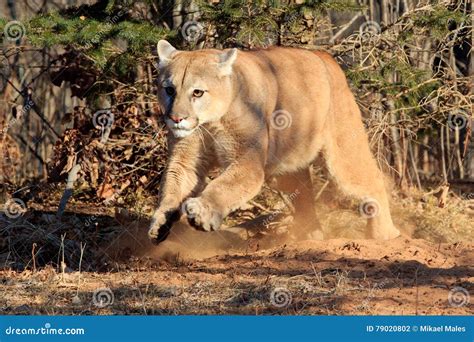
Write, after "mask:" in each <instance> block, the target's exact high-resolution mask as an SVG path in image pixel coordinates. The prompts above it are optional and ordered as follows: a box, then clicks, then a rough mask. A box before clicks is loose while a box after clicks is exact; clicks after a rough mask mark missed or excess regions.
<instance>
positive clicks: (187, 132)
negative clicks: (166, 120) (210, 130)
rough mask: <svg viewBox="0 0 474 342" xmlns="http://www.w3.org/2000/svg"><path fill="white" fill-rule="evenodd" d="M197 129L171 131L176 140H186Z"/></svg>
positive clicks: (175, 129) (172, 129)
mask: <svg viewBox="0 0 474 342" xmlns="http://www.w3.org/2000/svg"><path fill="white" fill-rule="evenodd" d="M195 129H196V127H194V128H191V129H186V128H171V129H170V130H171V132H172V133H173V135H174V136H175V138H185V137H187V136H189V135H190V134H191V133H192V132H194V130H195Z"/></svg>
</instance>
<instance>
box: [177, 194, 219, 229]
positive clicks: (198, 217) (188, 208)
mask: <svg viewBox="0 0 474 342" xmlns="http://www.w3.org/2000/svg"><path fill="white" fill-rule="evenodd" d="M181 211H182V212H183V213H184V214H185V215H186V216H187V218H188V222H189V224H190V225H191V226H193V227H194V228H196V229H199V230H204V231H206V232H210V231H213V230H217V229H219V227H220V226H221V223H222V215H221V213H220V212H218V211H217V210H215V209H214V208H213V207H212V205H210V204H209V203H207V202H206V201H204V200H202V199H201V198H189V199H188V200H186V201H185V202H184V203H183V205H182V207H181Z"/></svg>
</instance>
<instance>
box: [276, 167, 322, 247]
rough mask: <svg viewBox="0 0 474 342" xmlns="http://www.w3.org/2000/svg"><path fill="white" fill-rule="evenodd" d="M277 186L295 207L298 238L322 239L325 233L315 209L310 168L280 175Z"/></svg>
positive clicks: (294, 226) (295, 229) (295, 226)
mask: <svg viewBox="0 0 474 342" xmlns="http://www.w3.org/2000/svg"><path fill="white" fill-rule="evenodd" d="M277 183H278V184H277V187H278V189H280V190H281V191H284V192H286V193H287V194H288V199H289V200H290V201H291V203H292V204H293V206H294V208H295V215H294V224H293V229H294V234H295V235H296V236H297V238H298V239H314V240H322V239H323V233H322V230H321V225H320V223H319V220H318V219H317V216H316V212H315V209H314V193H313V184H312V182H311V172H310V168H309V167H308V168H305V169H303V170H301V171H298V172H296V173H292V174H289V175H285V176H280V177H278V179H277Z"/></svg>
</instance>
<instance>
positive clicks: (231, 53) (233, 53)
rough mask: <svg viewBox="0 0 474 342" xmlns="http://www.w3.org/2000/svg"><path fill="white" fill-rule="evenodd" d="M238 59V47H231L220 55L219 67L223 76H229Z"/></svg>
mask: <svg viewBox="0 0 474 342" xmlns="http://www.w3.org/2000/svg"><path fill="white" fill-rule="evenodd" d="M236 59H237V49H230V50H227V51H224V52H223V53H221V54H220V55H219V64H218V65H219V69H220V70H221V75H222V76H229V75H231V74H232V66H233V65H234V62H235V60H236Z"/></svg>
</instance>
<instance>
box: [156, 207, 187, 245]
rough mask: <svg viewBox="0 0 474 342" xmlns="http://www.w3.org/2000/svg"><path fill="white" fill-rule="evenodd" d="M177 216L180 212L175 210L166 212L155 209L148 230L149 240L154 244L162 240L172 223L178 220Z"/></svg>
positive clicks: (166, 235)
mask: <svg viewBox="0 0 474 342" xmlns="http://www.w3.org/2000/svg"><path fill="white" fill-rule="evenodd" d="M179 216H180V214H179V211H177V210H176V211H171V212H167V213H163V212H160V211H156V212H155V213H154V214H153V218H152V219H151V224H150V229H149V230H148V237H149V238H150V240H151V241H152V242H153V243H155V244H159V243H160V242H163V241H164V240H165V239H166V238H167V237H168V235H169V233H170V231H171V227H172V226H173V223H175V222H176V221H178V220H179Z"/></svg>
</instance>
